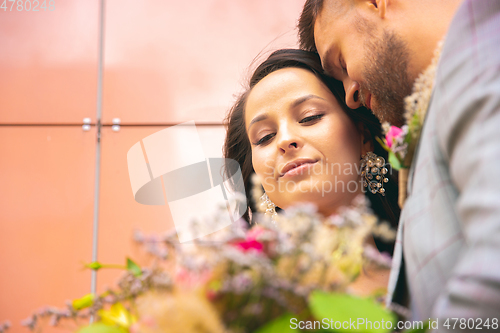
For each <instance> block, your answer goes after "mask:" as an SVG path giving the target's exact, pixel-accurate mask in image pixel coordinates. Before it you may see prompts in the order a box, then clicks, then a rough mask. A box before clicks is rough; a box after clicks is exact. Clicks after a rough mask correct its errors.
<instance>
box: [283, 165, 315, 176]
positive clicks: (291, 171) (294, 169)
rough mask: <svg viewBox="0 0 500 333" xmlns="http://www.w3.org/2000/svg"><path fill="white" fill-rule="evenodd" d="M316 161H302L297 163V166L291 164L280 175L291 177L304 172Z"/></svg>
mask: <svg viewBox="0 0 500 333" xmlns="http://www.w3.org/2000/svg"><path fill="white" fill-rule="evenodd" d="M315 163H316V161H309V162H303V163H300V164H299V163H297V166H293V167H291V168H289V169H288V170H287V171H285V172H284V173H283V174H282V175H281V176H280V177H282V178H291V177H295V176H299V175H303V174H306V173H307V172H308V170H309V168H311V167H312V166H313V165H314V164H315Z"/></svg>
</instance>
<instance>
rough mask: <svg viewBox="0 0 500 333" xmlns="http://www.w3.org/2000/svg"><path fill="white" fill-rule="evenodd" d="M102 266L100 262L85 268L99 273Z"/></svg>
mask: <svg viewBox="0 0 500 333" xmlns="http://www.w3.org/2000/svg"><path fill="white" fill-rule="evenodd" d="M102 266H103V265H102V264H101V263H100V262H98V261H94V262H91V263H90V264H85V267H87V268H90V269H93V270H94V271H97V270H99V269H101V268H102Z"/></svg>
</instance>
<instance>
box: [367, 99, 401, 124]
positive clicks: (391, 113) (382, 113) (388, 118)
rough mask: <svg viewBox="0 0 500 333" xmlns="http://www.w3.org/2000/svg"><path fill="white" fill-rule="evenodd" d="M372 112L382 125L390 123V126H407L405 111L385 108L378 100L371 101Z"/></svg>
mask: <svg viewBox="0 0 500 333" xmlns="http://www.w3.org/2000/svg"><path fill="white" fill-rule="evenodd" d="M371 111H372V112H373V114H374V115H375V116H376V117H377V118H378V119H379V120H380V123H384V122H388V123H389V124H391V125H393V126H397V127H401V126H403V125H404V124H405V119H404V116H403V114H404V109H401V110H397V111H396V110H394V108H391V107H383V106H382V105H380V104H379V103H377V101H376V99H375V98H374V97H372V99H371Z"/></svg>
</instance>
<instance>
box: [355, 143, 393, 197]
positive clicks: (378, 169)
mask: <svg viewBox="0 0 500 333" xmlns="http://www.w3.org/2000/svg"><path fill="white" fill-rule="evenodd" d="M360 171H361V177H362V179H363V186H364V187H367V188H368V190H369V191H370V192H372V193H373V194H376V193H380V194H381V195H385V188H384V183H387V182H388V181H389V178H387V176H386V174H387V168H386V167H385V159H384V158H383V157H382V156H377V155H376V154H374V153H373V152H368V153H366V155H364V156H362V158H361V170H360Z"/></svg>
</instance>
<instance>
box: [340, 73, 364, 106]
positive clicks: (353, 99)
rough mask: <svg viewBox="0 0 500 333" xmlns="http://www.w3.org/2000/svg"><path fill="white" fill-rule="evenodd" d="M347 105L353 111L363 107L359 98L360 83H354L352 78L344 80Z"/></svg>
mask: <svg viewBox="0 0 500 333" xmlns="http://www.w3.org/2000/svg"><path fill="white" fill-rule="evenodd" d="M343 83H344V90H345V103H346V104H347V106H348V107H349V108H351V109H357V108H359V107H360V106H361V101H360V96H359V83H358V82H356V81H353V80H352V79H351V78H350V77H348V76H347V77H346V78H344V82H343Z"/></svg>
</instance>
